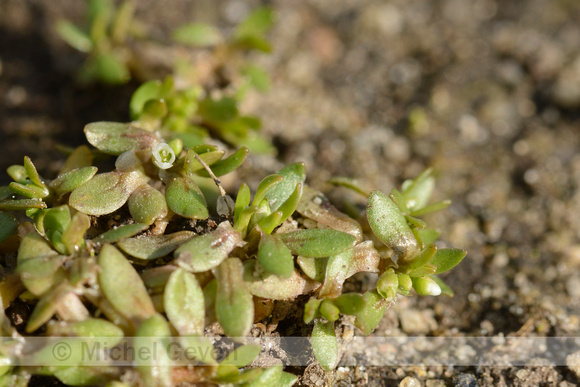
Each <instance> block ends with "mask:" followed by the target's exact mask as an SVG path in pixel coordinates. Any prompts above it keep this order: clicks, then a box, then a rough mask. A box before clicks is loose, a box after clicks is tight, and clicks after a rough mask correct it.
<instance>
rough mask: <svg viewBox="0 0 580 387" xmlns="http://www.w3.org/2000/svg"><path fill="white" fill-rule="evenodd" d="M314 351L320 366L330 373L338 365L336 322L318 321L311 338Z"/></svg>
mask: <svg viewBox="0 0 580 387" xmlns="http://www.w3.org/2000/svg"><path fill="white" fill-rule="evenodd" d="M310 342H311V344H312V351H313V352H314V356H315V357H316V360H318V362H319V363H320V365H321V366H322V367H323V368H324V369H326V370H328V371H330V370H332V369H334V368H335V367H336V365H337V364H338V360H339V358H338V341H337V340H336V334H335V332H334V322H322V321H316V322H315V323H314V329H313V330H312V337H311V338H310Z"/></svg>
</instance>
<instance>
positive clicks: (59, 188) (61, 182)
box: [50, 167, 97, 196]
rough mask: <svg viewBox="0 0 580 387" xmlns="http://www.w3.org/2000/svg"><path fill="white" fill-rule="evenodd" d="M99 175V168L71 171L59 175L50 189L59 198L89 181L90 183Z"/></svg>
mask: <svg viewBox="0 0 580 387" xmlns="http://www.w3.org/2000/svg"><path fill="white" fill-rule="evenodd" d="M96 173H97V167H83V168H77V169H73V170H70V171H68V172H65V173H63V174H62V175H59V176H58V177H57V178H56V179H55V180H53V181H52V182H51V183H50V187H51V188H52V189H53V190H54V191H55V192H56V194H57V195H58V196H62V195H64V194H67V193H69V192H71V191H73V190H75V189H77V188H78V187H80V186H81V185H83V184H84V183H86V182H87V181H89V180H90V179H91V178H92V177H93V176H95V174H96Z"/></svg>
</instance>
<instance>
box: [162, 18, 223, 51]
mask: <svg viewBox="0 0 580 387" xmlns="http://www.w3.org/2000/svg"><path fill="white" fill-rule="evenodd" d="M172 38H173V40H175V41H176V42H178V43H182V44H187V45H188V46H193V47H208V46H214V45H216V44H218V43H219V42H220V40H221V34H220V32H219V30H218V29H217V28H216V27H214V26H212V25H211V24H206V23H189V24H186V25H183V26H181V27H178V28H176V29H175V30H173V33H172Z"/></svg>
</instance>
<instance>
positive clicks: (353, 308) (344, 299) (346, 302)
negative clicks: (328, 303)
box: [332, 293, 365, 315]
mask: <svg viewBox="0 0 580 387" xmlns="http://www.w3.org/2000/svg"><path fill="white" fill-rule="evenodd" d="M332 302H333V303H334V305H336V306H337V307H338V309H339V310H340V313H343V314H349V315H356V314H357V313H359V312H361V311H362V310H363V308H364V307H365V298H364V296H362V295H360V294H358V293H344V294H341V295H340V296H338V297H337V298H335V299H334V300H332Z"/></svg>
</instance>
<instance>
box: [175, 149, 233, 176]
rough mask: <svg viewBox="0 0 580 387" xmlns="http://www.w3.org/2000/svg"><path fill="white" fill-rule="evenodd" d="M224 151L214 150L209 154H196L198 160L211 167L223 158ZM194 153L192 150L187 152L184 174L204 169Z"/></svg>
mask: <svg viewBox="0 0 580 387" xmlns="http://www.w3.org/2000/svg"><path fill="white" fill-rule="evenodd" d="M224 153H225V152H224V151H222V150H216V151H211V152H205V153H202V154H198V156H199V158H200V159H202V160H203V162H204V163H206V164H207V165H209V166H211V165H213V164H215V163H216V162H218V161H219V160H221V159H222V157H223V156H224ZM195 154H196V153H195V152H194V151H193V150H191V149H190V150H189V151H188V152H187V157H186V158H185V164H184V168H185V172H186V173H194V172H196V171H199V170H202V169H204V166H203V165H201V163H200V162H199V161H198V160H197V159H196V158H195Z"/></svg>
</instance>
